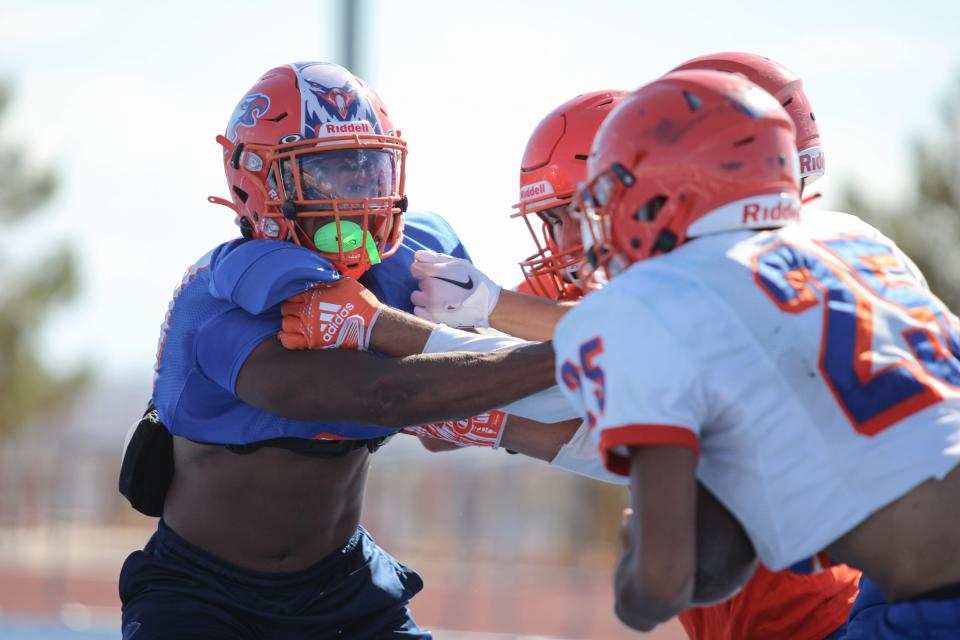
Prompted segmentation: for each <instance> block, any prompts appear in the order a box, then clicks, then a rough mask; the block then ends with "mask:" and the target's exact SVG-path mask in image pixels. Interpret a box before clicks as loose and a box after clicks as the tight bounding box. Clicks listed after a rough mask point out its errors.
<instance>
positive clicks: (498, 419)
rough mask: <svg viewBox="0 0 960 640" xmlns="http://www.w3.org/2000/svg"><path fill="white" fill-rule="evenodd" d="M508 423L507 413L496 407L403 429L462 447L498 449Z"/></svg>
mask: <svg viewBox="0 0 960 640" xmlns="http://www.w3.org/2000/svg"><path fill="white" fill-rule="evenodd" d="M506 424H507V414H506V413H504V412H503V411H497V410H496V409H494V410H493V411H488V412H487V413H481V414H480V415H478V416H474V417H472V418H467V419H466V420H447V421H445V422H431V423H430V424H424V425H420V426H419V427H407V428H406V429H402V431H403V433H407V434H410V435H415V436H421V437H427V438H436V439H438V440H446V441H447V442H452V443H454V444H457V445H460V446H462V447H466V446H474V447H493V448H494V449H496V448H497V446H498V445H499V444H500V438H501V437H502V435H503V428H504V427H505V426H506Z"/></svg>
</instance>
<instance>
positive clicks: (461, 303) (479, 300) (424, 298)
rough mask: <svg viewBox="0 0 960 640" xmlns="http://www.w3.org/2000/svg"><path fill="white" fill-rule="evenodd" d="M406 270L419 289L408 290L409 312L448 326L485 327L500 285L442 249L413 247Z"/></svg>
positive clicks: (466, 262)
mask: <svg viewBox="0 0 960 640" xmlns="http://www.w3.org/2000/svg"><path fill="white" fill-rule="evenodd" d="M413 260H414V261H413V264H411V265H410V273H411V274H412V275H413V277H414V278H416V279H417V280H418V281H419V283H418V284H419V287H420V289H419V290H418V291H414V292H413V293H412V294H410V301H411V302H413V304H414V310H413V312H414V313H415V314H416V315H418V316H420V317H421V318H424V319H425V320H429V321H431V322H438V323H443V324H445V325H448V326H451V327H489V326H490V314H491V313H493V309H494V307H496V306H497V301H498V300H499V299H500V285H498V284H497V283H495V282H494V281H493V280H491V279H490V278H488V277H487V276H486V275H484V273H483V272H481V271H480V270H479V269H477V268H476V267H475V266H473V265H472V264H470V262H469V261H468V260H464V259H462V258H454V257H453V256H448V255H446V254H445V253H436V252H434V251H422V250H421V251H417V252H416V253H415V254H414V256H413Z"/></svg>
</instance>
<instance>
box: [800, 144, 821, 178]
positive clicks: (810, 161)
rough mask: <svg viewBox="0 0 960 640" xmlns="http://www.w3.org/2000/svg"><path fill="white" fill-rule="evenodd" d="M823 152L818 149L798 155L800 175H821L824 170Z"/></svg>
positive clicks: (808, 150)
mask: <svg viewBox="0 0 960 640" xmlns="http://www.w3.org/2000/svg"><path fill="white" fill-rule="evenodd" d="M824 165H825V162H824V159H823V151H821V150H820V148H819V147H816V148H813V149H807V150H806V151H804V152H803V153H802V154H801V155H800V175H801V176H807V175H810V174H811V173H823V170H824Z"/></svg>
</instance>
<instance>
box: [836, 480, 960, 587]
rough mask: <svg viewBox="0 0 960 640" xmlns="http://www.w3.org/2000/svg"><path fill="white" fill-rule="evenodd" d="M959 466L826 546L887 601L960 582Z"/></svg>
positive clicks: (921, 485)
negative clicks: (873, 583) (871, 584)
mask: <svg viewBox="0 0 960 640" xmlns="http://www.w3.org/2000/svg"><path fill="white" fill-rule="evenodd" d="M958 532H960V465H958V466H956V467H954V468H953V470H952V471H951V472H950V473H949V474H947V475H946V476H945V477H944V478H943V480H928V481H926V482H924V483H923V484H920V485H918V486H917V487H915V488H914V489H913V490H911V491H910V492H909V493H907V494H905V495H903V496H902V497H900V498H898V499H897V500H896V501H894V502H892V503H890V504H888V505H887V506H885V507H884V508H883V509H880V510H879V511H877V512H876V513H874V514H873V515H871V516H870V517H869V518H867V519H866V520H864V521H863V522H861V523H860V524H859V525H857V527H856V528H855V529H853V530H851V531H850V532H849V533H847V534H846V535H844V536H843V537H841V538H839V539H838V540H837V541H836V542H834V543H833V544H832V545H830V546H829V547H828V548H827V552H828V553H829V554H830V555H831V556H832V557H834V558H836V559H838V560H841V561H843V562H846V563H847V564H849V565H851V566H854V567H857V568H858V569H860V570H862V571H863V573H864V574H865V575H867V576H869V577H870V579H871V580H873V581H874V582H875V583H876V584H877V586H878V587H879V588H880V591H882V592H883V594H884V595H885V596H886V597H887V598H888V599H889V600H891V601H897V600H904V599H908V598H912V597H915V596H918V595H920V594H922V593H924V592H926V591H930V590H932V589H936V588H938V587H943V586H946V585H950V584H960V537H958Z"/></svg>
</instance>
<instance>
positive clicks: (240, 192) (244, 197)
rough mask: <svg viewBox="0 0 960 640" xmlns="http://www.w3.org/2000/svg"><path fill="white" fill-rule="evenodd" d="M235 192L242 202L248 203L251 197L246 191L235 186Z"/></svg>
mask: <svg viewBox="0 0 960 640" xmlns="http://www.w3.org/2000/svg"><path fill="white" fill-rule="evenodd" d="M233 192H234V193H235V194H237V197H238V198H240V202H246V201H247V198H249V197H250V196H249V195H247V192H246V191H244V190H243V189H241V188H240V187H238V186H236V185H234V187H233Z"/></svg>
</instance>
